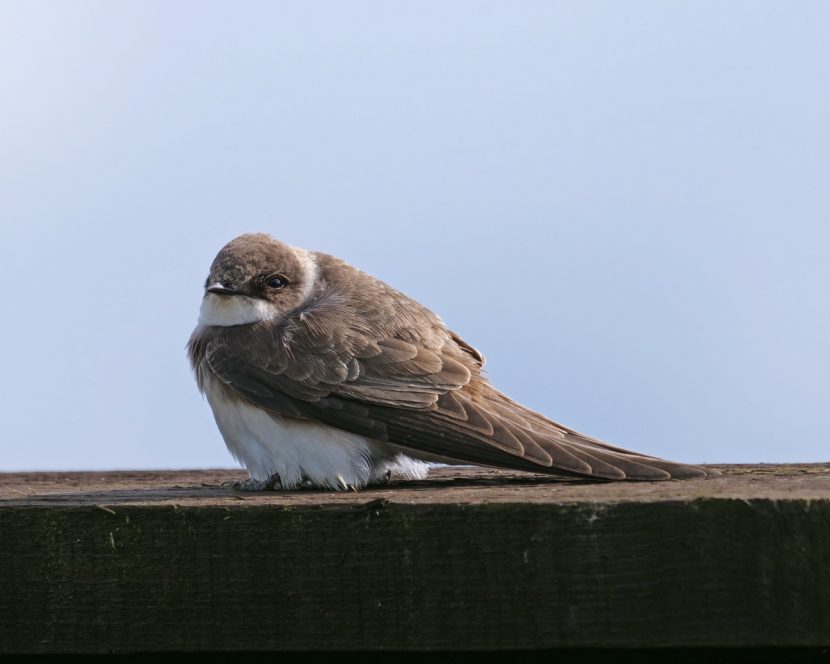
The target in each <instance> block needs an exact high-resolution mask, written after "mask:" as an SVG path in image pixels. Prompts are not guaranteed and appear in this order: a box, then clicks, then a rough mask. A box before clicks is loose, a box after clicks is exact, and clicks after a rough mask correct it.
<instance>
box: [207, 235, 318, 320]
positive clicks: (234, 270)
mask: <svg viewBox="0 0 830 664" xmlns="http://www.w3.org/2000/svg"><path fill="white" fill-rule="evenodd" d="M316 274H317V270H316V263H315V259H314V255H313V254H311V253H309V252H307V251H305V250H304V249H297V248H295V247H291V246H289V245H287V244H285V243H284V242H280V241H279V240H275V239H274V238H272V237H271V236H270V235H266V234H264V233H251V234H246V235H240V236H239V237H237V238H235V239H233V240H231V241H230V242H228V244H226V245H225V246H224V247H222V249H221V250H220V251H219V253H218V254H217V255H216V258H215V259H214V260H213V264H212V265H211V266H210V274H209V275H208V278H207V280H206V281H205V296H204V299H203V301H202V308H201V310H200V312H199V323H200V324H201V325H219V326H229V325H245V324H248V323H256V322H259V321H264V320H275V319H279V318H281V317H282V316H283V315H285V314H286V313H287V312H289V311H292V310H293V309H296V308H297V307H298V306H300V305H301V304H302V303H303V302H305V301H306V299H307V298H308V297H309V295H310V294H311V292H312V290H313V288H314V282H315V279H316Z"/></svg>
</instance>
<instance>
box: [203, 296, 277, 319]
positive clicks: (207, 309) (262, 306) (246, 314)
mask: <svg viewBox="0 0 830 664" xmlns="http://www.w3.org/2000/svg"><path fill="white" fill-rule="evenodd" d="M282 313H283V312H282V311H280V310H279V308H277V307H276V306H275V305H273V304H272V303H271V302H267V301H265V300H261V299H259V298H254V297H248V296H247V295H232V296H227V295H217V294H216V293H206V294H205V299H204V300H202V306H201V308H200V309H199V325H205V326H209V325H218V326H220V327H227V326H229V325H245V324H247V323H258V322H259V321H263V320H274V319H276V318H279V317H280V316H281V315H282Z"/></svg>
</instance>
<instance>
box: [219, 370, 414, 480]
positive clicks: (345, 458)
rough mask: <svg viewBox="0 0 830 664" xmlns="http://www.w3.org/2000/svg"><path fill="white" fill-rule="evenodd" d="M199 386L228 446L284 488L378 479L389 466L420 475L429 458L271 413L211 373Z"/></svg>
mask: <svg viewBox="0 0 830 664" xmlns="http://www.w3.org/2000/svg"><path fill="white" fill-rule="evenodd" d="M206 373H207V372H206ZM203 387H204V392H205V396H206V397H207V400H208V403H209V404H210V407H211V409H212V410H213V416H214V418H215V419H216V424H217V426H218V427H219V431H220V432H221V433H222V437H223V438H224V439H225V444H226V445H227V446H228V450H230V452H231V454H233V456H234V458H236V459H237V460H239V461H240V462H241V463H242V464H243V465H244V466H245V468H246V469H247V471H248V474H249V475H250V476H251V477H252V478H253V479H255V480H259V481H265V480H269V479H271V478H273V477H274V476H275V475H277V476H279V483H280V484H281V486H282V488H284V489H293V488H295V487H297V486H299V485H300V484H301V483H304V482H308V483H310V484H312V485H313V486H316V487H320V488H329V489H337V490H345V489H347V488H352V487H354V488H361V487H364V486H366V485H367V484H369V483H371V482H376V481H381V480H383V479H384V478H386V477H387V475H388V473H390V472H391V473H392V474H394V475H398V476H403V477H407V478H411V479H420V478H423V477H425V476H426V474H427V472H428V470H429V464H428V463H425V462H423V461H419V460H417V459H413V458H411V457H409V456H407V455H405V454H402V453H401V452H400V450H398V449H396V448H395V447H394V446H391V445H388V444H386V443H383V442H380V441H377V440H372V439H369V438H365V437H363V436H358V435H355V434H352V433H349V432H347V431H342V430H341V429H336V428H334V427H329V426H326V425H323V424H318V423H316V422H309V421H303V420H296V419H292V418H285V417H280V416H278V415H272V414H270V413H268V412H267V411H265V410H263V409H261V408H257V407H255V406H252V405H250V404H247V403H245V402H244V401H242V400H240V399H236V398H233V397H231V396H230V395H229V394H228V393H227V391H226V390H225V388H224V387H222V386H221V384H219V383H217V382H216V381H215V380H213V379H212V378H211V377H210V376H209V373H208V375H207V376H206V377H205V381H204V385H203Z"/></svg>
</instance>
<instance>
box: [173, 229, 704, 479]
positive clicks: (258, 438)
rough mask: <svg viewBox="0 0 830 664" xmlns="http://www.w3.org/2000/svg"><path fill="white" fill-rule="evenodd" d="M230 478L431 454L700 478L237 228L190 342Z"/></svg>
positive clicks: (375, 290)
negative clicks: (601, 433)
mask: <svg viewBox="0 0 830 664" xmlns="http://www.w3.org/2000/svg"><path fill="white" fill-rule="evenodd" d="M188 353H189V356H190V361H191V363H192V365H193V369H194V371H195V374H196V380H197V382H198V385H199V389H200V390H201V391H202V392H204V394H205V396H206V397H207V400H208V402H209V403H210V406H211V408H212V410H213V414H214V417H215V419H216V423H217V425H218V427H219V430H220V431H221V433H222V436H223V438H224V439H225V443H226V444H227V446H228V449H229V450H230V451H231V453H232V454H233V455H234V457H236V458H237V459H238V460H239V461H241V462H242V464H244V466H245V468H246V469H247V471H248V474H249V475H250V479H249V480H248V481H247V482H246V483H244V488H250V489H265V488H275V489H293V488H297V487H317V488H327V489H336V490H348V489H359V488H361V487H364V486H366V485H367V484H371V483H376V482H386V481H388V480H389V478H390V477H394V476H397V477H404V478H422V477H424V476H426V474H427V471H428V468H429V465H430V463H435V462H438V463H449V464H476V465H484V466H496V467H502V468H511V469H515V470H522V471H529V472H536V473H549V474H555V475H564V476H571V477H574V476H577V477H590V478H601V479H608V480H667V479H671V478H688V477H704V476H706V475H707V474H713V471H707V470H705V469H703V468H700V467H697V466H690V465H684V464H680V463H674V462H671V461H665V460H663V459H659V458H656V457H652V456H647V455H644V454H638V453H636V452H631V451H628V450H624V449H620V448H618V447H612V446H611V445H607V444H605V443H603V442H601V441H598V440H595V439H593V438H589V437H588V436H584V435H582V434H581V433H577V432H576V431H573V430H571V429H568V428H567V427H564V426H562V425H561V424H557V423H555V422H552V421H551V420H549V419H547V418H545V417H544V416H542V415H540V414H539V413H536V412H534V411H532V410H530V409H528V408H526V407H524V406H522V405H521V404H519V403H516V402H515V401H513V400H512V399H511V398H510V397H508V396H506V395H504V394H502V393H501V392H499V391H498V390H496V389H495V388H494V387H493V386H492V385H491V384H490V383H489V381H488V380H487V378H486V377H485V376H484V375H483V374H482V366H483V365H484V358H483V356H482V355H481V353H479V351H477V350H476V349H475V348H473V347H472V346H471V345H470V344H468V343H466V342H465V341H464V340H463V339H461V337H459V336H458V335H457V334H456V333H455V332H453V331H451V330H449V329H447V327H446V326H445V325H444V323H443V322H442V321H441V319H440V318H439V317H438V316H436V315H435V314H434V313H432V312H431V311H430V310H429V309H427V308H426V307H424V306H422V305H421V304H419V303H418V302H416V301H415V300H413V299H411V298H409V297H407V296H406V295H404V294H403V293H401V292H399V291H397V290H395V289H394V288H392V287H390V286H388V285H387V284H385V283H384V282H382V281H380V280H379V279H376V278H374V277H372V276H371V275H369V274H366V273H365V272H362V271H360V270H358V269H357V268H354V267H352V266H351V265H349V264H347V263H345V262H344V261H342V260H339V259H337V258H335V257H333V256H329V255H327V254H323V253H318V252H310V251H306V250H304V249H299V248H295V247H291V246H289V245H287V244H285V243H283V242H280V241H278V240H275V239H274V238H272V237H270V236H269V235H264V234H248V235H242V236H240V237H238V238H236V239H234V240H232V241H231V242H230V243H228V244H227V245H225V247H223V248H222V250H221V251H220V252H219V254H218V255H217V256H216V258H215V260H214V261H213V264H212V265H211V267H210V275H209V276H208V278H207V282H206V283H205V295H204V300H203V301H202V306H201V310H200V315H199V322H198V325H197V327H196V329H195V330H194V332H193V334H192V336H191V337H190V341H189V343H188Z"/></svg>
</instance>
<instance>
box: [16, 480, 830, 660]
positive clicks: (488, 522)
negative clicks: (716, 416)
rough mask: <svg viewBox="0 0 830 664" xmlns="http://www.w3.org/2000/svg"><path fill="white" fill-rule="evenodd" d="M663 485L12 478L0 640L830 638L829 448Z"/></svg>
mask: <svg viewBox="0 0 830 664" xmlns="http://www.w3.org/2000/svg"><path fill="white" fill-rule="evenodd" d="M719 468H720V469H721V470H722V471H723V472H724V474H723V476H721V477H717V478H714V479H707V480H689V481H684V482H663V483H637V484H619V483H591V482H578V481H562V480H555V479H552V478H549V477H540V476H536V475H528V474H521V473H512V472H501V471H495V470H487V469H458V468H457V469H449V468H444V469H438V470H436V471H433V474H432V476H431V478H430V479H429V480H427V481H420V482H396V483H393V484H392V485H391V486H388V487H382V488H376V489H371V490H366V491H363V492H360V493H327V492H313V491H299V492H293V493H277V492H267V493H258V494H253V493H241V492H237V491H234V490H232V489H231V488H228V487H223V486H222V483H223V482H225V481H227V480H231V479H239V478H241V477H242V475H241V473H240V472H239V471H185V472H120V473H31V474H6V475H0V652H4V653H9V652H16V653H21V652H25V653H48V652H88V653H97V652H153V651H168V652H170V651H194V650H205V651H228V650H231V651H233V650H237V651H257V650H260V651H261V650H271V651H273V650H315V651H320V650H381V649H384V650H390V649H391V650H432V649H442V650H492V649H536V650H538V649H547V648H565V647H586V646H587V647H606V648H609V647H639V648H643V647H647V648H651V647H666V646H672V647H689V646H694V647H699V646H707V647H727V646H728V647H758V646H789V647H793V646H811V647H816V646H822V645H828V644H830V465H828V464H813V465H798V466H721V467H719Z"/></svg>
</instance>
